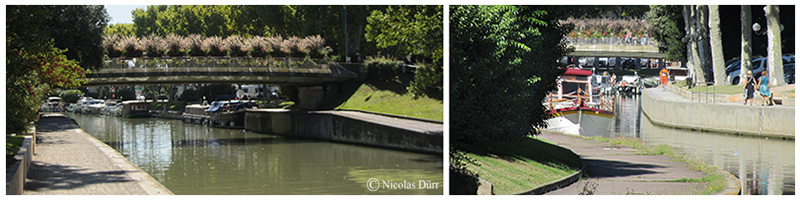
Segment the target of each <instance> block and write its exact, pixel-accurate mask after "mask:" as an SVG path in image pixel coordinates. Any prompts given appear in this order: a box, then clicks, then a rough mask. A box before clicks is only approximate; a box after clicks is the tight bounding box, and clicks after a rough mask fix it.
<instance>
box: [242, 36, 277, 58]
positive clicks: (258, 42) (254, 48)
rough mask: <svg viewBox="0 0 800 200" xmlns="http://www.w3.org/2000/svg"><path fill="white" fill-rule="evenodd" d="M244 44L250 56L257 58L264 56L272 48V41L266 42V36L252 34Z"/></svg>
mask: <svg viewBox="0 0 800 200" xmlns="http://www.w3.org/2000/svg"><path fill="white" fill-rule="evenodd" d="M245 46H246V47H247V50H248V51H249V52H250V56H253V57H258V58H262V57H266V56H267V55H269V54H270V53H271V52H272V50H273V49H272V43H270V42H268V41H267V38H265V37H261V36H254V37H251V38H250V39H247V42H246V43H245Z"/></svg>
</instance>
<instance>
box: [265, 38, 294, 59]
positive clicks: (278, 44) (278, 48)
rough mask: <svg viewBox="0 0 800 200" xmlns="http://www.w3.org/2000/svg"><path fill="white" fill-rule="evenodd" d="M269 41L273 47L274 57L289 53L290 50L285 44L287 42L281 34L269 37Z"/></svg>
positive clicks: (272, 53) (271, 53)
mask: <svg viewBox="0 0 800 200" xmlns="http://www.w3.org/2000/svg"><path fill="white" fill-rule="evenodd" d="M267 43H269V46H270V47H272V51H271V52H270V55H272V57H284V56H286V54H288V53H289V50H288V49H287V47H286V46H285V45H286V42H285V41H284V40H283V38H282V37H281V36H272V37H268V38H267Z"/></svg>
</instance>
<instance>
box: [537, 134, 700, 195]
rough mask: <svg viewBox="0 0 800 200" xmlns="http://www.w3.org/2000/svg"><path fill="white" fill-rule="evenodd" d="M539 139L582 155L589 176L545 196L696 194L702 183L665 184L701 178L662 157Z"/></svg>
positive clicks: (562, 138) (554, 137)
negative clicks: (589, 193) (588, 193)
mask: <svg viewBox="0 0 800 200" xmlns="http://www.w3.org/2000/svg"><path fill="white" fill-rule="evenodd" d="M539 137H540V138H543V139H545V140H548V141H550V142H553V143H555V144H557V145H559V146H563V147H565V148H568V149H570V150H572V151H573V152H575V153H576V154H578V155H579V156H581V159H583V162H584V164H585V165H586V167H585V171H586V173H587V174H588V176H587V177H584V178H583V179H582V180H580V181H578V182H576V183H573V184H572V185H569V186H567V187H565V188H561V189H558V190H555V191H551V192H549V193H547V194H556V195H577V194H581V193H586V192H591V193H592V194H607V195H624V194H699V193H700V191H702V190H703V189H705V188H702V187H703V184H702V183H686V182H665V181H667V180H678V179H681V178H702V177H703V173H702V172H698V171H692V170H691V169H689V167H688V166H687V164H685V163H680V162H674V161H670V160H671V158H669V157H668V156H665V155H639V154H637V150H635V149H632V148H630V147H626V146H620V145H608V144H607V143H603V142H597V141H594V140H587V139H584V138H582V137H575V136H570V135H565V134H558V133H549V132H545V133H542V134H541V135H539Z"/></svg>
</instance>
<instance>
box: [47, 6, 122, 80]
mask: <svg viewBox="0 0 800 200" xmlns="http://www.w3.org/2000/svg"><path fill="white" fill-rule="evenodd" d="M47 7H49V9H50V10H51V14H52V15H51V16H50V17H49V20H47V23H46V26H48V29H50V34H51V37H52V38H53V39H54V42H55V43H54V45H55V47H58V48H59V49H66V50H67V51H66V52H64V54H65V55H67V58H69V59H71V60H76V61H78V62H79V63H80V65H81V66H83V67H84V68H88V69H99V68H100V67H102V65H103V47H102V43H103V35H104V34H103V32H104V30H105V27H106V25H107V24H108V20H109V19H108V14H106V10H105V8H104V7H103V6H102V5H100V6H91V5H66V6H60V5H59V6H47Z"/></svg>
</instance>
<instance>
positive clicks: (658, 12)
mask: <svg viewBox="0 0 800 200" xmlns="http://www.w3.org/2000/svg"><path fill="white" fill-rule="evenodd" d="M682 10H683V7H682V6H679V5H666V6H661V5H658V6H650V11H648V12H647V14H646V15H647V18H646V19H647V23H649V24H650V26H651V27H652V28H651V29H650V31H651V32H650V35H651V36H653V38H654V39H655V40H656V41H658V44H659V45H660V46H661V48H660V49H659V51H663V52H665V53H666V54H667V55H666V59H668V60H674V61H680V62H685V61H686V46H685V45H684V43H683V42H681V38H683V37H684V35H686V31H685V30H684V28H683V27H684V25H685V23H684V20H683V15H682Z"/></svg>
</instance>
